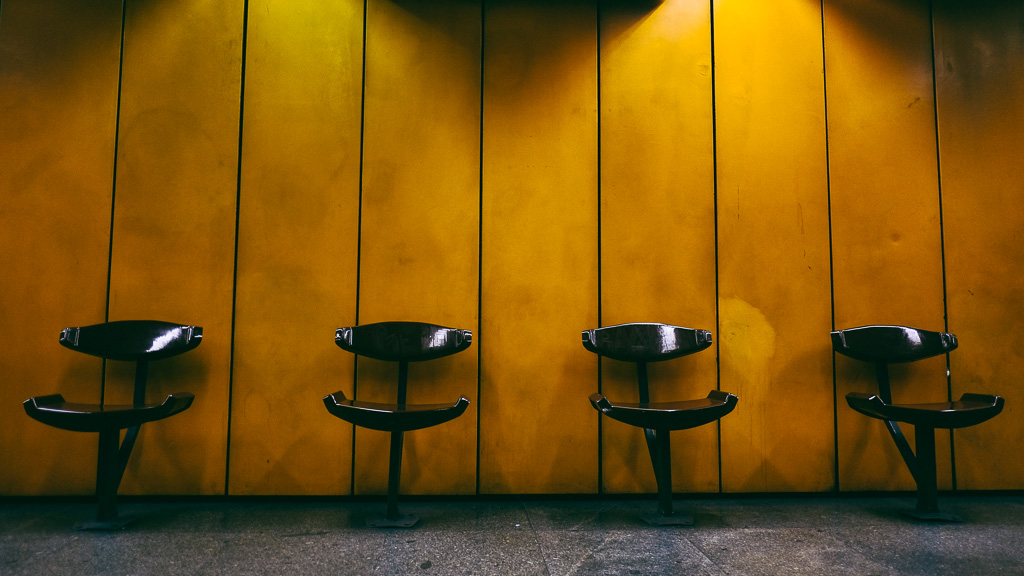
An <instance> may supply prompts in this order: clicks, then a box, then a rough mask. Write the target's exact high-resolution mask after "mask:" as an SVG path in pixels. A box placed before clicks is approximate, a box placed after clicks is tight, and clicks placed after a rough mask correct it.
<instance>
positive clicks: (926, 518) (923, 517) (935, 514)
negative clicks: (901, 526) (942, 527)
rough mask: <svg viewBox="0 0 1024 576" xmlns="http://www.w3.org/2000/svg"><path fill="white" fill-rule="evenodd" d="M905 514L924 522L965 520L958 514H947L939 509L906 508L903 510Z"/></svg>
mask: <svg viewBox="0 0 1024 576" xmlns="http://www.w3.org/2000/svg"><path fill="white" fill-rule="evenodd" d="M902 514H903V515H904V516H909V517H910V518H914V519H915V520H920V521H922V522H963V521H964V519H963V518H961V517H959V516H957V515H956V514H947V513H945V512H940V511H938V510H931V511H923V510H904V511H903V512H902Z"/></svg>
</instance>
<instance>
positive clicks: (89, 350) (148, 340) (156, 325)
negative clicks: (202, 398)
mask: <svg viewBox="0 0 1024 576" xmlns="http://www.w3.org/2000/svg"><path fill="white" fill-rule="evenodd" d="M202 340H203V329H202V328H201V327H199V326H188V325H185V324H174V323H172V322H161V321H159V320H121V321H117V322H106V323H103V324H93V325H92V326H82V327H77V328H65V329H64V330H62V331H61V333H60V344H61V346H64V347H65V348H70V349H71V350H76V351H78V352H83V353H85V354H91V355H93V356H99V357H101V358H106V359H108V360H127V361H143V360H145V361H148V360H159V359H161V358H168V357H170V356H176V355H178V354H181V353H182V352H187V351H189V350H191V349H193V348H195V347H196V346H199V344H200V343H201V342H202Z"/></svg>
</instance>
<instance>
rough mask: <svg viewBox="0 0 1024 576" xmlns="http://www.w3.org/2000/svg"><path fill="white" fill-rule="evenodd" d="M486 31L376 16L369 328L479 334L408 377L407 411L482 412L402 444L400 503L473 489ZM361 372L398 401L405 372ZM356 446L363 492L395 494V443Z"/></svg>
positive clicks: (461, 13)
mask: <svg viewBox="0 0 1024 576" xmlns="http://www.w3.org/2000/svg"><path fill="white" fill-rule="evenodd" d="M480 19H481V14H480V5H479V4H477V3H473V2H463V1H449V2H440V3H431V4H424V3H419V2H401V3H393V2H389V1H386V0H371V1H370V2H369V4H368V5H367V14H366V29H367V32H366V35H367V42H366V100H365V104H366V109H365V133H364V140H363V150H364V166H363V196H362V198H363V205H362V206H363V207H362V241H361V250H360V278H359V282H360V290H359V323H360V324H368V323H371V322H380V321H388V320H412V321H421V322H431V323H434V324H440V325H443V326H448V327H451V328H463V329H468V330H472V331H473V333H474V345H473V347H471V348H469V349H468V350H466V351H464V352H461V353H459V354H457V355H454V356H450V357H446V358H442V359H437V360H432V361H429V362H423V363H414V364H412V365H411V366H410V367H409V389H408V400H409V402H410V403H440V402H453V403H454V402H455V400H457V399H458V398H459V396H460V395H465V396H466V397H467V398H469V399H470V401H471V402H472V403H473V404H471V405H470V408H469V409H468V410H467V411H466V412H465V413H464V414H463V415H462V416H460V417H459V418H457V419H455V420H453V421H451V422H447V423H445V424H442V425H440V426H435V427H432V428H428V429H423V430H416V431H413V432H410V433H408V434H406V435H405V449H404V457H403V466H402V487H401V490H402V492H403V493H419V494H422V493H442V494H467V493H473V492H475V490H476V461H477V454H476V452H477V437H476V430H477V426H476V424H477V406H476V402H477V393H476V392H477V346H478V345H479V342H480V338H479V337H478V334H477V310H478V296H477V295H478V286H479V272H478V270H479V266H478V263H479V234H478V231H479V227H480V211H479V198H480V138H479V135H480V34H481V20H480ZM357 366H358V380H357V382H356V389H355V393H356V398H358V399H361V400H367V401H378V402H394V401H395V399H396V385H397V384H396V383H397V375H398V368H397V364H395V363H386V362H381V361H376V360H371V359H368V358H360V359H359V360H358V362H357ZM355 436H356V448H355V450H356V455H355V464H354V466H355V469H354V470H353V474H354V475H355V491H356V493H361V494H366V493H383V492H386V490H387V479H388V459H387V457H386V454H388V450H389V442H390V440H389V434H387V433H384V432H379V431H374V430H367V429H365V428H357V429H356V431H355Z"/></svg>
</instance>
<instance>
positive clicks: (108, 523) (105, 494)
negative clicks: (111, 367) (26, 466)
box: [23, 320, 203, 530]
mask: <svg viewBox="0 0 1024 576" xmlns="http://www.w3.org/2000/svg"><path fill="white" fill-rule="evenodd" d="M202 337H203V329H202V328H201V327H199V326H188V325H183V324H173V323H170V322H160V321H156V320H123V321H118V322H106V323H103V324H95V325H92V326H83V327H73V328H65V329H64V330H63V331H61V333H60V344H61V345H62V346H64V347H65V348H69V349H71V350H75V351H77V352H82V353H85V354H90V355H92V356H99V357H100V358H104V359H107V360H119V361H133V362H135V363H136V367H135V388H134V393H133V398H132V404H131V405H111V404H83V403H72V402H67V401H66V400H64V397H63V396H62V395H60V394H50V395H47V396H36V397H34V398H29V399H28V400H26V401H25V402H24V404H23V405H24V407H25V413H26V414H28V415H29V416H30V417H32V418H34V419H35V420H38V421H40V422H42V423H43V424H47V425H50V426H53V427H55V428H60V429H62V430H70V431H74V432H97V433H99V435H100V436H99V457H98V462H97V466H96V496H97V499H98V501H99V504H98V509H97V512H96V518H95V519H93V520H88V521H84V522H79V523H78V524H76V525H75V528H77V529H80V530H113V529H121V528H124V527H125V526H126V525H127V524H129V523H131V522H132V521H133V520H134V518H133V517H130V516H119V515H118V513H117V501H116V500H117V488H118V486H120V484H121V479H122V477H123V476H124V471H125V469H126V468H127V466H128V459H129V458H130V457H131V452H132V448H133V447H134V446H135V440H136V438H138V435H139V429H140V426H141V425H142V424H144V423H146V422H153V421H155V420H161V419H163V418H167V417H169V416H173V415H175V414H177V413H179V412H182V411H183V410H185V409H187V408H188V407H189V406H191V405H192V401H193V399H194V396H193V395H192V394H190V393H188V392H178V393H174V394H169V395H168V396H167V397H166V398H165V399H164V401H163V402H161V403H159V404H147V403H146V379H147V375H148V367H149V362H150V361H152V360H159V359H163V358H168V357H171V356H176V355H178V354H181V353H183V352H187V351H189V350H192V349H193V348H195V347H196V346H199V344H200V343H201V342H202ZM121 430H127V432H126V433H125V437H124V440H123V441H122V440H121V439H120V435H121Z"/></svg>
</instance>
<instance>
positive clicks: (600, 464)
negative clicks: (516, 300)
mask: <svg viewBox="0 0 1024 576" xmlns="http://www.w3.org/2000/svg"><path fill="white" fill-rule="evenodd" d="M594 4H595V10H594V12H595V17H596V28H597V35H596V41H597V74H596V78H597V325H598V326H599V327H600V326H603V324H602V322H603V320H604V319H603V314H604V309H603V307H602V306H601V304H602V303H603V301H604V300H603V292H602V290H601V287H602V279H603V276H602V270H603V269H602V266H601V264H602V251H601V238H602V236H601V235H602V231H601V182H602V178H601V163H602V154H603V152H604V150H603V148H602V146H601V141H602V136H601V134H602V132H601V116H602V115H603V113H604V110H603V108H602V107H601V91H602V90H603V88H604V86H603V84H602V83H601V16H602V11H601V2H600V0H595V2H594ZM602 383H603V381H602V377H601V356H600V355H598V357H597V392H598V393H599V394H600V393H601V392H602V391H603V386H602ZM603 424H604V420H603V418H601V413H600V412H598V413H597V493H598V494H604V458H603V454H604V433H603V430H604V426H603Z"/></svg>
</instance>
